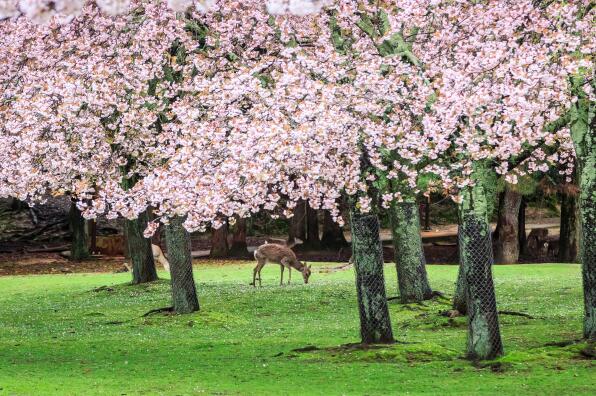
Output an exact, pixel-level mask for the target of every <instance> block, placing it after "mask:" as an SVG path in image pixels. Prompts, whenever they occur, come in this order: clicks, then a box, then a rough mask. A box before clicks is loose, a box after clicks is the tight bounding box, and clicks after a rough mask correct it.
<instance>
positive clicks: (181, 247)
mask: <svg viewBox="0 0 596 396" xmlns="http://www.w3.org/2000/svg"><path fill="white" fill-rule="evenodd" d="M183 223H184V218H182V217H174V218H173V219H171V220H170V223H169V224H168V225H167V226H166V245H167V248H168V259H169V262H170V277H171V279H172V305H173V308H174V312H176V313H180V314H185V313H190V312H194V311H198V310H199V300H198V298H197V290H196V287H195V281H194V277H193V273H192V257H191V244H190V234H189V233H188V231H186V229H185V228H184V227H183V226H182V224H183Z"/></svg>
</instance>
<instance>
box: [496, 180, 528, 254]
mask: <svg viewBox="0 0 596 396" xmlns="http://www.w3.org/2000/svg"><path fill="white" fill-rule="evenodd" d="M521 198H522V196H521V194H520V193H518V192H517V191H513V190H512V189H511V188H510V187H509V186H507V187H505V191H503V193H502V194H501V196H500V199H499V219H498V223H497V238H496V242H497V243H496V246H495V261H496V262H498V263H507V264H514V263H517V261H518V260H519V236H518V234H517V233H518V231H519V229H518V220H519V208H520V205H521Z"/></svg>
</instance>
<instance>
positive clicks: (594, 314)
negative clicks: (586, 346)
mask: <svg viewBox="0 0 596 396" xmlns="http://www.w3.org/2000/svg"><path fill="white" fill-rule="evenodd" d="M572 83H573V87H574V93H575V94H576V95H577V97H578V100H577V101H576V102H575V103H574V104H573V105H572V108H571V138H572V139H573V144H574V146H575V155H576V158H577V162H578V165H579V166H578V171H579V189H580V195H579V206H580V222H581V234H582V239H581V244H580V258H581V261H582V280H583V287H584V310H585V316H584V338H586V339H587V340H589V341H596V136H595V135H594V128H595V127H596V125H595V123H594V117H593V115H592V119H590V111H591V109H590V106H592V103H591V101H590V99H589V98H588V97H587V95H586V94H585V92H584V91H583V89H582V86H583V84H584V79H583V78H581V77H576V78H574V79H573V80H572Z"/></svg>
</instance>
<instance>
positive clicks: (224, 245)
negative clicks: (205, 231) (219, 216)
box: [209, 222, 230, 258]
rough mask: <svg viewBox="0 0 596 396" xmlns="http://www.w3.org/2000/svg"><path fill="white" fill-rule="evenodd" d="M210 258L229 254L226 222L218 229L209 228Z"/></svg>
mask: <svg viewBox="0 0 596 396" xmlns="http://www.w3.org/2000/svg"><path fill="white" fill-rule="evenodd" d="M209 255H210V256H211V257H212V258H224V257H228V256H229V255H230V248H229V246H228V224H227V223H226V222H224V223H223V224H222V225H221V227H219V228H218V229H215V228H214V229H212V230H211V252H210V253H209Z"/></svg>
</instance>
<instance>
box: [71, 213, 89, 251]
mask: <svg viewBox="0 0 596 396" xmlns="http://www.w3.org/2000/svg"><path fill="white" fill-rule="evenodd" d="M68 223H69V227H70V231H71V232H72V242H71V245H70V259H71V260H73V261H81V260H85V259H87V258H89V256H90V254H89V244H88V240H87V232H86V230H85V219H84V218H83V215H82V214H81V211H80V210H79V209H78V208H77V205H76V204H75V203H74V202H72V203H71V204H70V212H69V213H68Z"/></svg>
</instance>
